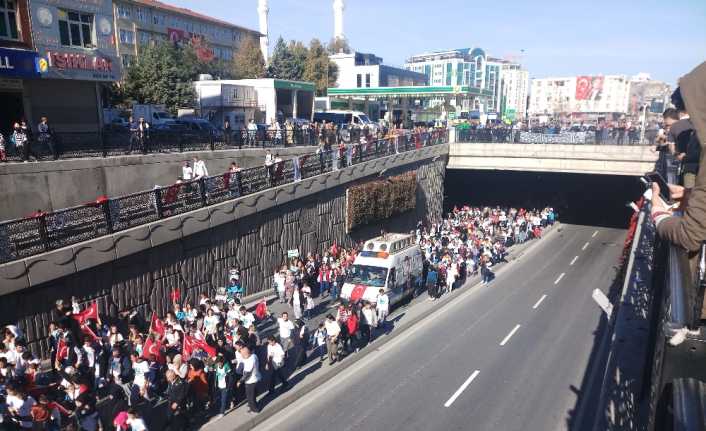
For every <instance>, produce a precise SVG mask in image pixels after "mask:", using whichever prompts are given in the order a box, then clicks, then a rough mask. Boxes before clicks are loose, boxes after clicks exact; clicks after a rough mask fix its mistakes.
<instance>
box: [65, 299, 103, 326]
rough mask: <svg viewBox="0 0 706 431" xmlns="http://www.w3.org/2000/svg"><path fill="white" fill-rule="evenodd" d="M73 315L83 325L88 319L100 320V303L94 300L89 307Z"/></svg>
mask: <svg viewBox="0 0 706 431" xmlns="http://www.w3.org/2000/svg"><path fill="white" fill-rule="evenodd" d="M71 317H73V318H74V319H75V320H76V321H77V322H78V323H79V324H81V325H83V324H84V323H85V321H86V319H93V320H96V321H97V320H99V319H98V303H97V302H96V301H93V302H92V303H91V305H89V306H88V308H86V309H85V310H83V311H81V312H80V313H78V314H73V315H72V316H71Z"/></svg>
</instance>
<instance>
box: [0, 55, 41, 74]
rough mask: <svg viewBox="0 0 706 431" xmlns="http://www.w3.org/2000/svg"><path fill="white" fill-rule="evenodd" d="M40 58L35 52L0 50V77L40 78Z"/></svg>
mask: <svg viewBox="0 0 706 431" xmlns="http://www.w3.org/2000/svg"><path fill="white" fill-rule="evenodd" d="M38 58H39V57H38V56H37V53H36V52H34V51H27V50H24V49H8V48H0V76H6V77H15V78H35V77H38V76H39V66H38V62H37V60H38Z"/></svg>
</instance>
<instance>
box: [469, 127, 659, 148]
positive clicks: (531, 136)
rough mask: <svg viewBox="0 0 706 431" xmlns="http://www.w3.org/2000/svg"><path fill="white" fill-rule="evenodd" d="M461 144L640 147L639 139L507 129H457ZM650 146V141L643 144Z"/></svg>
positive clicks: (589, 133) (586, 133) (585, 133)
mask: <svg viewBox="0 0 706 431" xmlns="http://www.w3.org/2000/svg"><path fill="white" fill-rule="evenodd" d="M456 142H459V143H476V142H477V143H493V142H495V143H502V144H585V145H638V144H640V140H639V137H637V138H636V137H634V136H623V137H620V136H608V137H597V136H596V133H595V132H590V131H588V132H560V133H540V132H532V131H521V130H513V129H506V128H482V129H470V128H459V127H457V128H456ZM643 144H645V145H649V144H650V143H649V142H648V141H645V142H643Z"/></svg>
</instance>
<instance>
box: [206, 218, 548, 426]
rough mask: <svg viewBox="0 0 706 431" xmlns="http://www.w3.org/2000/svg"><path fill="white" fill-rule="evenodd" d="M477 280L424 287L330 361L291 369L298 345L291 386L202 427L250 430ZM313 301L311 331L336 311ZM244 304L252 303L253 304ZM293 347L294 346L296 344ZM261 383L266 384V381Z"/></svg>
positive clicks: (519, 248)
mask: <svg viewBox="0 0 706 431" xmlns="http://www.w3.org/2000/svg"><path fill="white" fill-rule="evenodd" d="M560 231H561V225H560V224H559V223H558V222H557V223H555V224H554V225H553V226H552V227H550V228H548V229H546V230H545V231H544V232H543V234H542V238H541V239H539V240H531V241H527V242H525V243H523V244H520V245H516V246H513V247H511V248H510V249H509V253H508V256H507V258H506V262H503V263H500V264H497V265H494V266H493V271H494V272H495V271H497V270H498V269H500V268H503V267H504V266H506V265H508V264H510V263H512V262H513V261H514V260H517V259H519V258H521V257H522V256H523V255H524V254H525V253H526V252H528V251H529V250H530V249H531V248H532V247H533V245H535V244H539V243H540V242H541V241H544V240H545V238H546V237H548V236H551V235H554V234H556V233H557V232H560ZM480 281H481V277H480V275H475V276H472V277H469V278H468V279H467V280H466V282H465V283H464V284H463V285H462V286H460V287H458V288H456V289H454V290H453V292H451V293H449V294H446V295H443V296H441V298H440V299H439V300H437V301H428V300H427V299H428V296H427V293H426V291H425V292H424V293H422V294H420V295H419V296H418V297H416V298H414V299H412V300H411V301H409V302H407V303H404V304H402V305H400V306H398V307H397V308H395V309H394V310H393V311H392V313H391V314H390V316H389V317H388V319H387V326H386V328H384V329H378V330H376V331H375V332H374V335H375V338H374V341H373V342H371V343H370V344H369V345H367V346H365V347H362V348H361V349H360V351H359V352H354V353H351V354H349V355H347V356H345V357H344V358H343V359H341V360H339V361H337V362H335V363H334V364H333V365H329V364H328V360H325V361H319V359H318V357H313V358H307V362H306V363H305V364H304V365H303V366H301V367H300V368H297V369H292V368H294V367H293V365H294V364H295V363H299V360H300V359H301V353H302V352H301V349H298V351H296V353H295V354H293V355H291V357H292V358H293V360H292V359H290V361H289V364H288V367H287V368H288V369H287V375H288V379H289V386H290V389H289V390H288V391H286V392H281V390H280V389H279V388H278V389H277V390H276V392H277V394H278V395H277V396H276V397H271V396H270V395H268V394H267V392H266V391H263V392H261V393H260V395H259V396H258V397H257V399H258V403H259V404H260V408H261V411H260V413H257V414H255V413H248V412H247V406H246V404H245V403H244V402H240V403H239V404H238V406H237V407H236V408H234V409H231V410H230V411H228V412H227V413H226V415H225V416H223V417H220V418H217V419H213V420H211V421H210V422H208V423H206V424H204V425H203V426H202V427H201V429H202V430H205V431H210V430H214V431H215V430H221V429H228V430H250V429H252V428H254V427H255V426H257V425H258V424H260V423H262V422H264V421H265V420H267V419H268V418H270V417H272V416H273V415H275V414H276V413H277V412H279V411H281V410H283V409H284V408H286V407H287V406H288V405H289V404H291V403H292V402H293V401H294V400H296V399H298V398H300V397H302V396H304V395H306V394H307V393H309V392H310V391H312V390H314V389H316V388H317V387H318V386H320V385H321V384H323V383H324V382H326V381H327V380H329V379H331V378H333V377H334V376H335V375H336V374H338V373H340V372H341V371H343V370H344V369H346V368H347V367H348V366H350V365H353V364H354V363H355V362H357V361H359V360H360V359H362V358H363V357H365V355H366V354H367V353H368V352H370V351H372V350H371V348H370V346H373V347H374V348H379V347H380V346H381V345H382V344H384V343H387V342H388V341H390V340H392V339H394V338H395V337H396V336H397V335H399V334H401V333H402V332H404V331H405V330H406V329H408V328H410V327H411V326H413V325H414V324H416V323H417V322H419V321H420V320H422V319H423V318H425V317H426V316H428V315H429V314H431V313H432V312H434V311H435V310H437V309H439V308H441V307H442V306H444V305H445V304H447V303H448V302H451V301H453V300H454V298H456V297H457V296H458V295H459V294H461V293H462V292H464V291H466V290H468V289H469V288H474V287H477V286H480ZM491 285H492V284H491ZM316 304H317V307H316V309H315V310H314V311H315V314H314V316H313V317H312V318H311V319H310V320H308V321H307V322H306V326H307V328H308V329H309V330H310V331H312V330H314V329H315V328H316V327H317V325H318V323H319V322H321V321H323V319H325V317H326V315H327V314H329V313H331V314H334V315H335V311H336V310H335V305H336V304H337V303H333V304H332V303H331V301H330V298H326V297H325V298H321V297H319V298H316ZM247 305H249V306H250V305H253V306H254V304H247ZM268 305H269V309H270V311H271V312H272V313H274V314H275V315H276V316H279V315H280V314H281V313H282V312H283V311H287V312H289V313H290V315H292V308H291V307H290V306H289V305H288V304H280V303H279V302H277V300H276V298H275V297H274V296H270V297H268ZM258 330H259V331H260V336H261V339H264V338H265V337H267V336H268V335H270V334H275V335H276V333H277V325H276V323H275V322H273V321H271V320H270V321H265V322H261V326H258ZM294 350H296V348H295V349H294ZM268 379H269V375H268V373H265V372H263V382H265V383H266V382H267V381H269V380H268ZM261 384H262V383H261ZM262 386H263V387H266V385H262Z"/></svg>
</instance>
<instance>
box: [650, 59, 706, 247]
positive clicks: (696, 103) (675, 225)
mask: <svg viewBox="0 0 706 431" xmlns="http://www.w3.org/2000/svg"><path fill="white" fill-rule="evenodd" d="M679 87H680V89H681V95H682V98H683V99H684V104H685V106H686V110H687V112H688V113H689V116H690V117H691V122H692V123H693V126H694V131H695V134H696V139H698V142H699V143H700V145H701V149H702V150H703V146H704V144H705V143H706V62H704V63H701V64H700V65H699V66H698V67H696V69H694V70H693V71H691V72H690V73H689V74H687V75H685V76H684V77H682V78H681V79H680V80H679ZM704 154H705V153H704V151H701V158H700V161H699V165H698V173H697V175H696V179H695V181H694V187H693V188H691V189H687V188H684V187H682V186H678V185H670V190H669V192H670V195H671V197H672V199H674V200H675V201H678V202H679V203H680V206H679V210H682V211H683V215H682V216H681V217H675V216H674V214H673V211H674V210H673V209H672V208H670V207H669V206H668V205H667V204H666V203H665V202H664V201H663V200H662V199H661V198H660V197H659V191H660V189H659V186H658V185H657V184H653V185H652V220H653V221H654V222H655V225H656V226H657V232H658V233H659V235H660V236H661V237H662V238H665V239H666V240H668V241H669V242H671V243H673V244H675V245H678V246H680V247H683V248H684V249H686V250H688V251H690V252H694V253H696V252H698V250H699V248H700V247H701V244H702V242H703V241H706V166H705V165H706V159H705V158H704Z"/></svg>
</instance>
